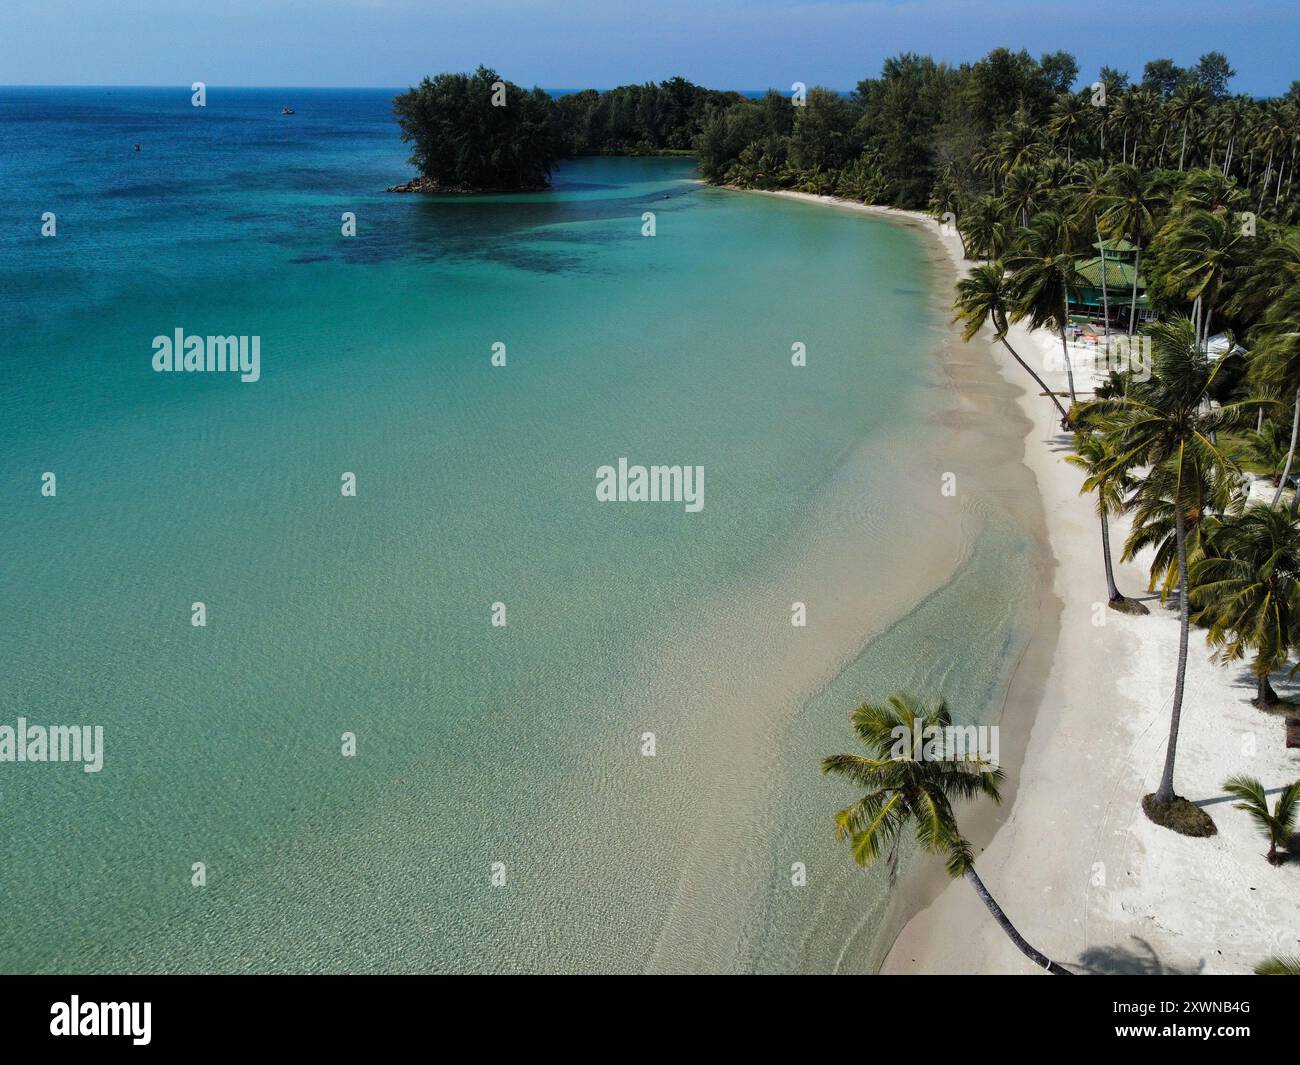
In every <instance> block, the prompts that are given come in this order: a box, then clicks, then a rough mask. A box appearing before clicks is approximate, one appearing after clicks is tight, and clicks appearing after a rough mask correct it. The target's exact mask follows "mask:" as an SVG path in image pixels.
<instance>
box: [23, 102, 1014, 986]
mask: <svg viewBox="0 0 1300 1065" xmlns="http://www.w3.org/2000/svg"><path fill="white" fill-rule="evenodd" d="M290 95H291V96H292V98H287V96H286V90H270V91H267V90H234V91H232V90H227V91H224V92H223V91H221V90H218V89H212V90H210V91H209V96H208V106H207V107H206V108H203V109H196V108H193V107H191V106H190V103H189V92H188V91H187V90H183V89H177V90H174V91H163V90H156V89H155V90H121V89H119V90H102V89H77V90H32V89H3V90H0V135H3V136H4V138H5V142H6V145H7V150H6V152H5V154H4V157H3V158H2V159H0V199H2V200H3V202H5V204H6V207H7V210H6V211H5V213H4V217H3V219H0V314H2V315H3V319H4V321H5V322H6V343H5V346H4V351H3V356H2V357H3V360H4V367H5V372H4V374H3V376H2V377H0V525H2V527H3V542H4V544H5V553H6V558H5V576H4V595H3V606H2V607H0V724H4V723H8V724H11V725H12V724H14V723H16V720H17V718H18V717H19V716H20V715H22V716H25V717H26V718H28V720H30V721H33V722H40V723H47V724H53V723H60V724H64V723H66V724H74V723H86V724H98V725H102V726H103V727H104V732H105V754H104V769H103V771H102V772H100V773H98V774H85V773H83V772H82V771H81V770H80V769H79V768H78V767H76V766H71V765H30V764H29V765H16V764H10V763H0V796H2V798H3V803H2V806H0V809H2V810H3V813H2V814H0V818H2V820H0V847H2V848H3V853H4V856H5V860H4V861H3V863H2V864H0V910H3V912H4V913H5V914H6V922H5V925H6V927H5V929H4V933H3V936H2V937H0V967H3V968H4V969H5V970H19V971H28V970H38V971H50V970H53V971H65V970H73V971H89V970H123V969H126V970H150V971H152V970H165V971H201V970H213V969H215V970H293V971H303V970H307V971H334V970H450V969H471V970H487V971H511V970H562V971H563V970H585V969H600V970H616V971H622V970H643V969H656V970H660V969H666V970H694V969H707V970H716V969H724V970H752V969H759V970H786V971H788V970H812V971H826V970H828V969H831V968H835V967H843V968H862V967H866V966H869V965H870V964H871V963H872V961H873V960H874V957H875V953H874V952H875V951H876V950H877V949H878V946H879V944H878V943H876V942H875V940H874V939H873V936H872V933H873V931H874V930H875V929H876V928H877V927H878V923H879V915H880V908H881V906H882V902H883V899H884V887H883V884H882V882H881V879H880V878H879V877H874V876H872V877H865V876H863V875H862V874H861V873H859V872H858V871H856V870H854V869H853V867H852V864H851V862H850V859H849V857H848V854H847V852H845V851H844V850H842V849H837V848H836V846H835V844H834V841H833V838H832V833H831V831H830V823H831V822H830V815H831V813H832V812H833V811H834V809H836V808H837V807H838V806H839V805H843V804H844V802H846V801H847V798H848V797H847V796H846V795H845V793H844V791H843V787H842V785H841V784H839V783H837V782H831V781H826V780H823V779H822V778H821V777H820V775H819V774H818V771H817V763H818V760H819V758H820V757H821V755H823V754H826V753H830V752H831V751H834V750H838V749H841V748H843V747H845V746H847V745H848V743H849V742H850V736H849V731H848V727H847V714H848V711H849V709H850V708H851V707H852V706H853V705H856V703H858V702H861V701H863V700H864V699H867V698H871V697H876V696H882V695H884V694H886V693H887V692H888V691H890V690H892V689H893V688H895V687H899V686H912V687H920V688H927V689H937V690H942V691H944V692H946V693H948V694H949V696H950V698H952V699H953V701H954V703H955V704H956V708H957V712H958V714H959V715H960V716H961V717H963V718H974V717H977V716H980V715H982V714H984V713H985V712H986V711H987V708H988V706H989V705H990V704H992V703H994V702H996V699H997V697H998V692H999V690H1000V686H1001V685H1002V684H1003V683H1004V681H1005V676H1006V673H1007V671H1008V669H1009V668H1010V664H1011V663H1013V662H1014V660H1015V658H1016V656H1017V655H1018V654H1019V650H1020V648H1021V647H1022V646H1023V642H1024V633H1023V631H1022V624H1021V618H1022V614H1023V608H1024V604H1025V603H1026V602H1027V601H1028V598H1029V596H1030V594H1031V591H1030V589H1029V580H1028V577H1027V575H1026V574H1027V567H1026V561H1025V560H1026V555H1027V553H1028V551H1029V546H1028V539H1027V534H1026V533H1025V531H1024V530H1023V529H1021V528H1020V527H1019V526H1018V525H1017V524H1016V523H1015V522H1014V521H1012V520H1010V519H1009V518H1008V516H1007V515H1006V514H1005V513H1003V512H1002V511H1001V510H999V509H998V507H997V506H996V503H995V502H993V501H990V500H981V499H980V498H978V497H973V498H966V499H964V500H963V501H962V503H961V506H960V508H955V506H954V503H953V501H951V500H943V499H941V498H940V497H939V494H938V492H937V490H936V485H937V476H938V474H937V470H938V469H940V468H946V467H942V466H940V467H935V466H933V460H932V455H931V452H930V450H929V449H931V448H933V446H934V443H935V437H936V433H937V429H936V424H937V421H936V420H937V419H938V417H939V412H940V411H941V410H942V409H943V406H944V403H945V399H944V397H943V395H942V382H941V379H940V377H939V375H938V374H937V373H936V368H935V359H934V353H935V350H936V348H937V346H938V344H939V341H940V337H941V335H942V332H943V327H944V323H943V318H942V316H941V314H940V313H938V311H937V308H936V302H935V296H936V294H935V276H934V275H933V272H932V267H931V265H930V264H929V262H928V259H927V254H926V253H927V249H926V248H925V247H924V246H923V244H922V243H921V241H920V239H919V238H918V237H917V236H916V235H915V234H913V233H911V232H909V231H907V230H905V229H903V228H901V227H896V226H893V225H889V224H884V223H880V222H876V221H874V220H870V219H865V218H858V217H851V216H848V215H845V214H841V213H839V212H834V211H827V210H824V209H821V208H817V207H813V206H809V205H804V204H796V203H789V202H785V201H780V200H775V199H771V198H765V197H758V196H753V197H751V196H745V195H740V194H736V193H731V192H727V191H722V190H714V189H708V188H705V187H702V186H700V185H699V184H698V183H696V182H695V181H694V180H693V176H694V171H693V165H692V164H691V163H690V162H689V161H683V160H670V159H595V160H582V161H577V162H572V163H566V164H565V165H563V166H562V167H561V169H560V170H559V172H558V173H557V175H556V180H555V188H554V190H553V191H551V192H549V193H545V194H537V195H519V196H510V197H503V196H497V197H485V198H474V199H465V198H460V199H458V198H436V199H429V198H417V197H410V196H397V195H391V194H386V193H385V192H384V191H383V190H384V187H385V186H386V185H389V184H393V183H395V182H397V181H401V180H405V179H406V178H407V177H409V176H410V172H409V168H408V167H407V166H406V164H405V162H404V158H405V154H406V153H405V150H404V148H403V146H402V145H401V144H400V142H399V141H398V139H397V135H396V130H395V128H394V127H393V125H392V123H391V120H390V118H389V116H388V102H389V100H390V99H391V93H390V92H386V91H349V92H335V91H323V90H313V91H305V90H298V91H295V92H293V93H292V94H290ZM286 103H287V104H290V105H292V106H294V107H295V108H296V110H297V114H296V115H294V116H292V117H282V116H281V115H280V114H279V109H280V106H281V105H282V104H286ZM135 143H139V144H140V145H141V151H140V152H134V151H133V150H132V145H133V144H135ZM46 211H52V212H55V214H56V215H57V219H58V222H57V224H58V236H57V237H56V238H53V239H43V238H41V237H40V235H39V230H40V224H41V215H42V212H46ZM345 211H351V212H355V214H356V216H357V236H356V237H355V238H345V237H343V236H341V235H340V215H341V214H342V213H343V212H345ZM645 211H653V212H654V213H655V215H656V226H657V235H656V236H654V237H653V238H648V237H643V236H642V235H641V229H642V214H643V212H645ZM177 327H181V328H183V329H184V330H185V331H186V332H187V333H194V334H245V335H257V336H259V337H260V338H261V380H259V381H258V382H256V383H241V382H239V381H238V379H237V378H235V377H234V376H233V375H207V374H158V373H155V372H153V370H152V368H151V357H152V348H151V342H152V339H153V338H154V336H156V335H169V334H171V332H172V331H173V330H174V329H175V328H177ZM497 341H500V342H502V343H504V344H505V345H506V348H507V353H508V354H507V365H506V366H505V367H504V368H494V367H492V366H491V365H490V362H489V357H490V354H491V349H492V345H493V344H494V343H495V342H497ZM796 341H799V342H803V343H804V344H806V345H807V351H808V359H809V365H808V366H807V367H806V368H802V369H796V368H793V367H792V366H791V365H790V350H791V345H792V343H794V342H796ZM620 456H627V457H628V458H629V459H630V461H632V462H642V463H682V464H691V465H695V464H699V465H702V466H704V467H705V482H704V484H705V496H704V498H705V506H704V509H703V510H702V511H700V512H699V513H686V512H684V510H683V507H682V506H680V505H673V504H648V503H647V504H640V505H635V504H598V503H597V501H596V497H595V483H596V477H595V471H596V469H597V467H599V466H601V465H603V464H606V463H614V462H616V461H617V460H618V458H619V457H620ZM45 471H53V472H55V473H56V475H57V478H58V480H57V485H58V491H57V495H56V496H55V497H54V498H46V497H43V496H42V495H41V493H40V485H41V475H42V473H44V472H45ZM344 472H352V473H355V475H356V478H357V484H358V490H357V495H356V497H355V498H345V497H343V496H342V495H341V493H340V478H341V475H342V474H343V473H344ZM795 600H799V601H804V602H806V603H807V604H808V610H809V625H808V627H807V628H806V629H795V628H793V627H792V626H791V625H790V621H789V619H790V604H791V603H792V602H793V601H795ZM921 600H924V602H923V603H922V605H921V606H919V607H917V606H916V604H917V603H918V602H919V601H921ZM196 601H202V602H204V603H205V604H206V608H207V612H208V624H207V626H206V627H205V628H195V627H193V626H191V624H190V608H191V603H193V602H196ZM498 601H500V602H504V603H505V604H506V608H507V619H508V624H507V626H506V627H505V628H494V627H492V626H491V624H490V610H491V604H493V603H494V602H498ZM913 608H915V609H913ZM972 618H973V619H974V621H973V622H972V620H971V619H972ZM900 619H901V620H900ZM895 623H897V624H895ZM873 637H878V638H873ZM344 732H353V733H355V735H356V737H357V754H356V756H355V757H353V758H345V757H342V756H341V754H340V737H341V735H342V734H343V733H344ZM645 732H654V733H655V736H656V743H657V753H656V755H655V756H654V757H652V758H651V757H643V756H642V755H641V753H640V750H639V747H640V743H641V737H642V734H643V733H645ZM795 861H803V862H805V863H806V864H807V866H808V869H809V877H810V879H809V885H808V886H807V887H806V888H794V887H792V886H791V885H790V882H789V871H790V865H791V863H792V862H795ZM195 862H204V863H206V867H207V876H208V881H207V885H206V887H203V888H195V887H193V886H191V879H190V877H191V867H192V865H193V863H195ZM497 862H500V863H504V865H505V869H506V883H505V886H502V887H494V886H492V884H491V882H490V874H491V867H492V865H493V863H497Z"/></svg>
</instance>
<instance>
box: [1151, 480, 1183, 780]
mask: <svg viewBox="0 0 1300 1065" xmlns="http://www.w3.org/2000/svg"><path fill="white" fill-rule="evenodd" d="M1178 495H1179V493H1176V494H1175V496H1174V535H1175V537H1176V538H1177V540H1178V675H1177V677H1176V678H1175V679H1174V706H1173V710H1172V711H1170V714H1169V746H1168V747H1166V748H1165V768H1164V772H1162V773H1161V774H1160V787H1159V788H1157V789H1156V802H1158V803H1163V804H1168V803H1171V802H1173V801H1174V757H1175V755H1176V754H1177V753H1178V723H1179V721H1180V719H1181V718H1182V716H1183V681H1184V680H1185V679H1186V677H1187V629H1188V616H1187V517H1186V515H1185V514H1184V513H1183V501H1182V500H1181V499H1180V498H1178Z"/></svg>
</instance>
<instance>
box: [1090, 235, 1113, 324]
mask: <svg viewBox="0 0 1300 1065" xmlns="http://www.w3.org/2000/svg"><path fill="white" fill-rule="evenodd" d="M1092 224H1093V227H1094V228H1095V229H1096V230H1097V243H1098V244H1100V245H1101V247H1100V248H1098V249H1097V251H1098V252H1099V253H1100V255H1101V313H1102V317H1103V318H1105V319H1106V336H1107V337H1109V336H1110V300H1109V299H1108V298H1107V296H1106V242H1105V241H1104V240H1102V239H1101V221H1100V220H1099V219H1098V218H1097V215H1096V214H1093V216H1092Z"/></svg>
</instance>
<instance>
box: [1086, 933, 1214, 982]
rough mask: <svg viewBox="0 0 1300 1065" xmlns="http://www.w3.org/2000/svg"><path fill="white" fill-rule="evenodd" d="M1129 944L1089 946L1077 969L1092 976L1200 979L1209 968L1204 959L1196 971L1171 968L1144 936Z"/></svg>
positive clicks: (1134, 939)
mask: <svg viewBox="0 0 1300 1065" xmlns="http://www.w3.org/2000/svg"><path fill="white" fill-rule="evenodd" d="M1129 941H1130V943H1131V944H1132V945H1131V946H1122V945H1120V944H1114V945H1111V946H1106V947H1089V948H1088V949H1087V950H1085V951H1084V952H1083V953H1082V954H1081V955H1079V961H1078V962H1077V963H1076V966H1075V967H1077V968H1078V969H1079V970H1080V971H1082V972H1084V973H1088V974H1090V975H1092V976H1198V975H1199V974H1200V973H1201V972H1202V971H1203V970H1204V969H1205V961H1204V959H1202V960H1201V961H1199V962H1197V964H1196V966H1195V968H1192V967H1186V966H1184V967H1179V966H1176V965H1170V964H1168V963H1166V962H1165V961H1163V960H1161V958H1160V955H1159V954H1157V953H1156V952H1155V948H1154V947H1152V946H1151V944H1150V943H1148V942H1147V941H1146V940H1145V939H1143V938H1142V937H1141V936H1129Z"/></svg>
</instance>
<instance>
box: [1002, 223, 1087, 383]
mask: <svg viewBox="0 0 1300 1065" xmlns="http://www.w3.org/2000/svg"><path fill="white" fill-rule="evenodd" d="M1074 241H1075V238H1074V235H1073V233H1072V231H1071V228H1070V226H1069V224H1068V223H1067V222H1066V220H1065V218H1064V217H1063V216H1061V215H1059V214H1057V213H1056V212H1055V211H1043V212H1041V213H1040V214H1037V215H1035V216H1034V219H1033V221H1032V222H1031V223H1030V225H1029V228H1028V229H1022V230H1021V231H1020V240H1019V247H1018V248H1017V250H1016V251H1015V252H1014V253H1013V254H1011V255H1009V256H1007V262H1006V265H1007V269H1008V270H1010V271H1011V277H1010V279H1009V281H1008V282H1007V284H1008V289H1009V291H1010V293H1011V297H1012V312H1011V320H1012V321H1016V322H1018V321H1021V320H1022V319H1025V318H1028V319H1029V324H1030V328H1031V329H1039V328H1041V327H1043V326H1049V327H1051V328H1053V329H1055V330H1056V332H1057V333H1058V334H1059V335H1060V337H1061V352H1062V354H1063V356H1064V358H1065V373H1066V379H1067V381H1068V382H1069V386H1070V402H1071V403H1077V402H1078V396H1077V395H1076V394H1075V391H1074V367H1073V366H1072V365H1071V363H1070V348H1069V345H1068V344H1067V343H1066V340H1065V330H1066V327H1067V326H1068V325H1069V324H1070V292H1071V291H1072V290H1074V289H1077V288H1078V287H1079V286H1080V285H1081V284H1083V279H1082V278H1081V277H1080V276H1079V265H1078V260H1077V259H1075V257H1074V256H1073V255H1072V254H1070V250H1069V249H1070V245H1071V244H1072V243H1074Z"/></svg>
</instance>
